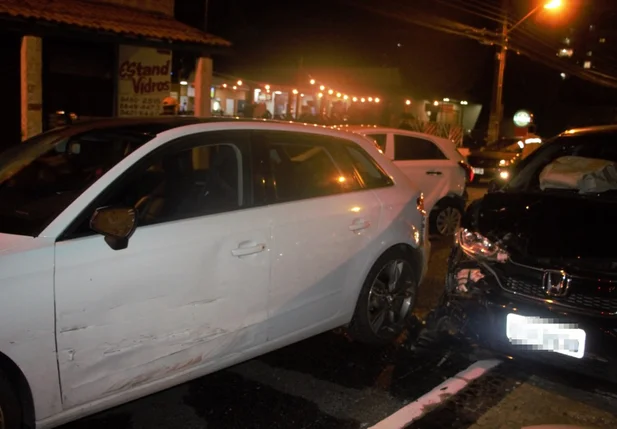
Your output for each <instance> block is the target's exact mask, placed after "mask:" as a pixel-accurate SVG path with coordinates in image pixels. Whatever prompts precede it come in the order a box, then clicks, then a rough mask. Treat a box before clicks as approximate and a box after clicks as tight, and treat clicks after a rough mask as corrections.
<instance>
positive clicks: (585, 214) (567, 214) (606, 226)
mask: <svg viewBox="0 0 617 429" xmlns="http://www.w3.org/2000/svg"><path fill="white" fill-rule="evenodd" d="M470 215H471V218H470V219H469V220H470V221H471V223H472V225H473V228H474V229H476V230H477V231H478V232H480V233H481V234H482V235H484V236H485V237H487V238H489V239H491V240H492V241H501V244H502V247H504V248H505V249H506V250H508V252H510V254H511V255H512V256H513V257H516V256H518V257H520V258H521V259H528V258H529V259H533V260H538V259H542V258H546V259H551V260H554V259H555V258H557V259H561V260H582V259H594V260H597V261H599V260H602V261H603V263H607V262H608V263H609V266H610V263H611V262H612V263H614V264H615V265H617V245H616V244H617V228H615V219H616V217H617V199H615V198H614V197H610V196H600V197H597V196H581V195H577V194H570V193H564V192H541V193H540V192H537V193H515V192H495V193H489V194H487V195H486V196H485V197H484V198H483V199H481V200H480V201H478V202H477V203H476V204H474V205H473V208H472V213H470ZM616 268H617V266H616ZM616 271H617V270H616Z"/></svg>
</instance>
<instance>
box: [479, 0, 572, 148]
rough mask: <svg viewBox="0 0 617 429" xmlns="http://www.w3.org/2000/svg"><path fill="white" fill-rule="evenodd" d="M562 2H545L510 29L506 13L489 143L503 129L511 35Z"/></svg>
mask: <svg viewBox="0 0 617 429" xmlns="http://www.w3.org/2000/svg"><path fill="white" fill-rule="evenodd" d="M562 6H563V5H562V0H545V1H544V2H542V3H540V4H539V5H538V6H536V7H535V8H533V9H532V10H531V11H530V12H529V13H528V14H527V15H525V16H524V17H522V18H521V19H520V20H519V21H518V22H517V23H516V24H514V25H513V26H511V27H509V26H508V17H507V13H506V11H504V13H503V15H504V20H503V25H502V29H501V51H500V52H499V56H498V61H499V62H498V63H497V80H496V81H495V88H494V90H493V93H494V95H493V105H492V106H491V115H490V121H489V127H488V138H489V141H494V140H497V139H498V138H499V134H500V129H501V117H502V104H503V78H504V74H505V71H506V56H507V52H508V37H509V36H510V33H511V32H512V31H513V30H515V29H516V28H518V26H519V25H521V24H522V23H523V22H525V21H527V19H528V18H529V17H530V16H532V15H533V14H535V13H536V12H538V11H539V10H540V9H542V8H544V9H546V10H550V11H555V10H558V9H560V8H561V7H562Z"/></svg>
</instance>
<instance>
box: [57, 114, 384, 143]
mask: <svg viewBox="0 0 617 429" xmlns="http://www.w3.org/2000/svg"><path fill="white" fill-rule="evenodd" d="M183 127H187V128H190V129H191V130H192V131H194V132H199V130H200V129H202V128H203V130H204V131H206V130H225V129H236V130H239V129H244V130H252V129H255V130H257V129H260V130H271V131H291V132H303V133H309V134H321V135H329V136H332V137H338V138H342V139H345V140H346V141H353V142H355V143H357V144H360V145H361V146H364V145H368V146H374V143H373V141H372V140H371V139H369V138H367V137H364V136H362V135H361V134H356V133H347V132H344V131H341V130H339V129H337V128H335V127H330V126H327V125H318V124H309V123H300V122H294V121H278V120H269V119H254V118H241V117H207V118H204V117H195V116H171V115H170V116H153V117H126V118H102V119H93V120H87V121H83V122H76V123H74V124H71V125H68V126H64V127H60V128H56V129H53V130H50V131H48V132H47V133H58V135H61V136H62V138H65V137H71V136H74V135H77V134H81V133H87V132H89V131H96V130H101V131H102V130H106V129H109V130H118V131H120V130H121V131H130V132H137V133H140V134H141V133H143V134H144V135H149V136H150V137H151V138H153V137H155V136H156V135H159V134H162V133H165V132H168V131H172V130H174V129H178V128H183Z"/></svg>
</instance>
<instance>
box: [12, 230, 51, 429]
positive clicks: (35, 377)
mask: <svg viewBox="0 0 617 429" xmlns="http://www.w3.org/2000/svg"><path fill="white" fill-rule="evenodd" d="M53 270H54V247H53V240H48V239H44V238H32V237H22V236H16V235H8V234H0V294H1V297H0V352H2V353H4V354H5V355H6V356H8V357H9V358H10V359H12V360H13V362H15V363H16V364H17V366H18V367H19V368H20V369H21V371H22V372H23V374H24V375H25V376H26V378H27V379H28V380H32V382H33V395H34V405H35V407H36V410H37V414H38V415H40V416H41V418H45V417H48V416H50V415H52V414H55V413H58V412H59V411H61V407H60V388H59V386H58V369H57V366H56V345H55V338H54V285H53V273H54V271H53Z"/></svg>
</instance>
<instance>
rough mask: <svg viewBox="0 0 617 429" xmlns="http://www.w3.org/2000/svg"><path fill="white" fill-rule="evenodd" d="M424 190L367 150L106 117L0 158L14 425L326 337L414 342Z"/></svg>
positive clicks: (184, 121) (85, 409)
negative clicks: (402, 336)
mask: <svg viewBox="0 0 617 429" xmlns="http://www.w3.org/2000/svg"><path fill="white" fill-rule="evenodd" d="M425 224H426V214H425V212H424V201H423V198H422V195H421V192H420V191H419V190H418V189H416V188H414V186H413V185H412V183H411V182H410V181H409V180H408V178H407V177H406V176H405V175H403V174H402V173H401V171H400V170H399V169H398V168H396V167H395V166H394V165H393V164H392V163H391V162H390V161H389V160H388V159H387V158H386V157H385V156H383V155H382V154H381V153H380V152H379V151H378V149H377V148H376V147H375V146H374V144H373V141H371V140H370V139H367V138H365V137H362V136H360V135H355V134H350V133H343V132H338V131H334V130H331V129H324V128H316V127H312V126H302V125H298V124H283V123H276V122H267V121H266V122H264V121H242V120H227V121H225V120H218V121H217V120H206V119H199V118H181V117H173V116H169V117H166V118H149V119H124V120H121V119H110V120H102V121H97V122H91V123H80V124H75V125H72V126H68V127H64V128H61V129H57V130H53V131H50V132H47V133H44V134H41V135H39V136H36V137H34V138H32V139H30V140H29V141H26V142H25V143H23V144H21V145H17V146H15V147H14V148H13V149H11V150H9V151H7V152H5V153H3V154H1V155H0V294H1V296H2V297H1V299H0V417H1V418H2V420H1V421H0V422H1V423H2V428H3V429H17V428H21V427H22V425H23V426H25V427H35V426H36V427H38V428H46V427H54V426H58V425H60V424H63V423H66V422H68V421H71V420H75V419H77V418H80V417H83V416H86V415H89V414H93V413H95V412H98V411H101V410H103V409H106V408H109V407H112V406H115V405H119V404H122V403H125V402H127V401H131V400H134V399H136V398H139V397H141V396H144V395H147V394H150V393H153V392H156V391H159V390H162V389H166V388H168V387H170V386H173V385H176V384H179V383H182V382H185V381H188V380H190V379H193V378H195V377H199V376H202V375H205V374H208V373H211V372H213V371H217V370H219V369H221V368H225V367H228V366H230V365H234V364H236V363H239V362H241V361H244V360H247V359H250V358H253V357H255V356H257V355H260V354H263V353H266V352H269V351H272V350H274V349H277V348H280V347H283V346H285V345H288V344H290V343H293V342H296V341H299V340H302V339H304V338H307V337H309V336H312V335H316V334H319V333H321V332H324V331H327V330H330V329H333V328H336V327H340V326H346V327H347V329H348V331H349V332H350V334H351V335H352V336H353V337H354V338H356V339H358V340H360V341H363V342H366V343H368V344H374V345H381V344H386V343H388V342H390V341H391V340H392V339H393V338H395V337H396V336H397V335H398V334H399V333H400V332H401V331H402V330H403V328H404V326H405V321H406V319H407V317H408V315H410V313H411V311H412V309H413V307H414V304H415V300H416V295H417V287H418V284H419V283H420V282H421V280H422V277H423V276H424V273H425V271H426V266H427V261H428V252H429V248H430V244H429V242H428V239H427V232H426V229H427V228H426V227H425Z"/></svg>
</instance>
